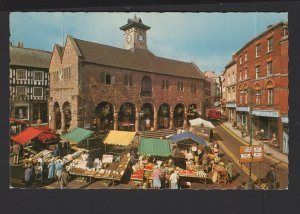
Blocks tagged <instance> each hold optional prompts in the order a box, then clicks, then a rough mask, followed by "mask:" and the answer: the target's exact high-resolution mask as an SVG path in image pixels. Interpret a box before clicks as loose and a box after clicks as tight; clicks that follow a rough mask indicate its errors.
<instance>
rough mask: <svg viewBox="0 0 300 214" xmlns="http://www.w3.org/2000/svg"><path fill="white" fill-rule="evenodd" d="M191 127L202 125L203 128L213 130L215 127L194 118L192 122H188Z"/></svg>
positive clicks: (205, 121)
mask: <svg viewBox="0 0 300 214" xmlns="http://www.w3.org/2000/svg"><path fill="white" fill-rule="evenodd" d="M189 122H190V125H191V126H201V125H202V124H203V126H204V127H209V128H212V129H213V128H215V126H214V125H213V124H212V123H211V122H210V121H207V120H203V119H201V118H196V119H194V120H189Z"/></svg>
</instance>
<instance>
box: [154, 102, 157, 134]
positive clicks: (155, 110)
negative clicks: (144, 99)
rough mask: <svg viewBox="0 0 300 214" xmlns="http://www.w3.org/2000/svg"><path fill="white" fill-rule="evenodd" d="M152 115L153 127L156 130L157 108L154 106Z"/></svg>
mask: <svg viewBox="0 0 300 214" xmlns="http://www.w3.org/2000/svg"><path fill="white" fill-rule="evenodd" d="M153 109H154V113H153V114H154V115H153V128H154V131H156V130H157V109H156V108H155V107H154V108H153Z"/></svg>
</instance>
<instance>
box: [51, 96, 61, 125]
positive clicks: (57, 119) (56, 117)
mask: <svg viewBox="0 0 300 214" xmlns="http://www.w3.org/2000/svg"><path fill="white" fill-rule="evenodd" d="M53 111H54V121H55V123H54V129H61V112H60V108H59V104H58V102H55V103H54V106H53Z"/></svg>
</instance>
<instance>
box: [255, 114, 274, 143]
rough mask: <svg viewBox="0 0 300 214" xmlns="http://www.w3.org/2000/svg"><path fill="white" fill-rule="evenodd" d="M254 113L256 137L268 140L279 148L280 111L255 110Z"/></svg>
mask: <svg viewBox="0 0 300 214" xmlns="http://www.w3.org/2000/svg"><path fill="white" fill-rule="evenodd" d="M252 115H253V116H252V130H253V134H254V137H256V138H257V139H259V140H262V141H267V142H268V143H270V144H271V145H272V146H274V147H277V148H279V142H278V128H279V127H278V112H277V111H263V110H253V111H252Z"/></svg>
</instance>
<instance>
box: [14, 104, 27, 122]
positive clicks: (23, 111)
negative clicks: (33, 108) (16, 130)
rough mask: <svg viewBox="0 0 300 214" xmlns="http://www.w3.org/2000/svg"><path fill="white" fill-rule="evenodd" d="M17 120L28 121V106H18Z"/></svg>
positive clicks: (16, 109)
mask: <svg viewBox="0 0 300 214" xmlns="http://www.w3.org/2000/svg"><path fill="white" fill-rule="evenodd" d="M15 118H17V119H27V120H28V106H16V107H15Z"/></svg>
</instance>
